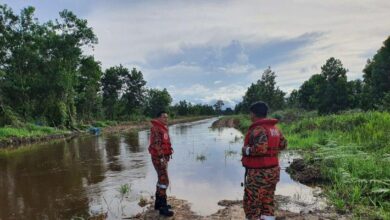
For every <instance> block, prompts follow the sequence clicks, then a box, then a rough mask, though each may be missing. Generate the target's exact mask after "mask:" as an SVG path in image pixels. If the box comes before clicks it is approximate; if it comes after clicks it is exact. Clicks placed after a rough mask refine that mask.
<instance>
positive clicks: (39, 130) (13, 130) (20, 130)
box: [0, 124, 68, 141]
mask: <svg viewBox="0 0 390 220" xmlns="http://www.w3.org/2000/svg"><path fill="white" fill-rule="evenodd" d="M66 133H68V131H66V130H62V129H56V128H52V127H46V126H37V125H33V124H25V125H23V126H19V127H0V141H1V140H6V139H9V138H30V137H41V136H46V135H55V134H66Z"/></svg>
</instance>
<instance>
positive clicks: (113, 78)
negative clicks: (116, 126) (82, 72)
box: [101, 65, 128, 120]
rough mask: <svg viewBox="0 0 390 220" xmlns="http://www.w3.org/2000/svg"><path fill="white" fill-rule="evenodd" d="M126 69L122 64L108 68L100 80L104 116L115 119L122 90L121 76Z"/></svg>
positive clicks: (124, 73)
mask: <svg viewBox="0 0 390 220" xmlns="http://www.w3.org/2000/svg"><path fill="white" fill-rule="evenodd" d="M127 72H128V70H127V69H126V68H124V67H123V66H122V65H120V66H116V67H110V68H108V69H107V70H106V71H105V72H104V75H103V78H102V80H101V83H102V90H103V106H104V112H105V116H106V117H107V118H108V119H111V120H113V119H115V118H116V116H117V114H118V112H119V111H118V106H119V96H120V92H121V90H122V80H121V76H123V75H126V73H127Z"/></svg>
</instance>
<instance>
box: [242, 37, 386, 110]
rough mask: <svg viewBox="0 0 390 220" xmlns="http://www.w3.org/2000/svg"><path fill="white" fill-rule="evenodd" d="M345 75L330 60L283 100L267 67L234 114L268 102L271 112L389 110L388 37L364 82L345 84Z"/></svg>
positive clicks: (340, 66)
mask: <svg viewBox="0 0 390 220" xmlns="http://www.w3.org/2000/svg"><path fill="white" fill-rule="evenodd" d="M347 72H348V70H347V69H346V68H345V67H344V66H343V64H342V62H341V60H339V59H336V58H334V57H331V58H329V59H328V60H327V61H326V62H325V64H324V65H323V66H322V67H321V72H320V73H318V74H314V75H312V76H311V77H310V78H309V79H308V80H306V81H305V82H304V83H303V84H302V85H301V86H300V87H299V89H295V90H293V91H292V92H291V94H290V95H289V96H288V97H286V93H285V92H283V91H282V90H280V89H279V87H278V86H277V85H276V81H275V78H276V74H275V72H274V71H272V70H271V68H270V67H269V68H268V69H266V70H265V71H264V73H263V75H262V77H261V79H259V80H258V81H257V82H256V83H252V85H251V86H249V88H248V89H247V91H246V93H245V95H244V97H243V101H242V102H240V103H238V104H237V105H236V107H235V112H236V113H243V112H247V111H248V109H249V105H250V104H251V103H253V102H255V101H257V100H263V101H265V102H267V103H268V104H269V106H270V108H271V110H273V111H275V110H281V109H284V108H301V109H305V110H310V111H313V110H315V111H318V113H319V114H332V113H337V112H340V111H345V110H348V109H362V110H366V111H367V110H382V111H389V110H390V36H389V37H388V38H387V39H386V40H385V41H384V43H383V46H382V47H381V48H380V49H379V50H378V51H377V53H376V54H375V55H374V57H373V58H372V59H369V60H368V61H367V64H366V66H365V68H364V69H363V80H360V79H357V80H351V81H348V79H347V75H346V74H347Z"/></svg>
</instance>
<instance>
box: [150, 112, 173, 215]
mask: <svg viewBox="0 0 390 220" xmlns="http://www.w3.org/2000/svg"><path fill="white" fill-rule="evenodd" d="M151 123H152V127H151V129H150V145H149V152H150V154H151V156H152V163H153V166H154V168H155V170H156V172H157V177H158V181H157V186H156V200H155V204H154V208H155V209H156V210H159V212H160V215H163V216H173V214H174V213H173V212H172V211H171V210H170V209H171V208H172V207H171V206H170V205H168V204H167V193H166V191H167V188H168V185H169V178H168V162H169V159H170V157H171V155H172V153H173V150H172V147H171V141H170V138H169V133H168V126H167V123H168V114H167V113H166V112H165V111H161V112H159V113H158V114H157V118H155V119H153V120H152V121H151Z"/></svg>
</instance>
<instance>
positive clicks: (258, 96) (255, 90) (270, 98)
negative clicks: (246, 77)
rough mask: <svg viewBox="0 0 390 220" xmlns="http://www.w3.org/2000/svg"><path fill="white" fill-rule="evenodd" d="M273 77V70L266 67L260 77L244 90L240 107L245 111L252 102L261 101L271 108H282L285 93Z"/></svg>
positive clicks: (274, 75) (274, 76)
mask: <svg viewBox="0 0 390 220" xmlns="http://www.w3.org/2000/svg"><path fill="white" fill-rule="evenodd" d="M275 79H276V74H275V72H273V71H272V70H271V68H270V67H268V69H266V70H265V71H264V73H263V75H262V76H261V79H260V80H258V81H257V82H256V83H252V85H251V86H250V87H249V88H248V90H247V91H246V93H245V95H244V97H243V104H242V107H241V108H242V109H244V110H245V111H246V112H247V111H248V110H249V106H250V105H251V104H252V103H254V102H257V101H263V102H266V103H267V104H268V106H269V107H270V108H271V109H272V110H278V109H282V108H283V107H284V96H285V93H284V92H283V91H282V90H280V89H279V87H277V86H276V81H275Z"/></svg>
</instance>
